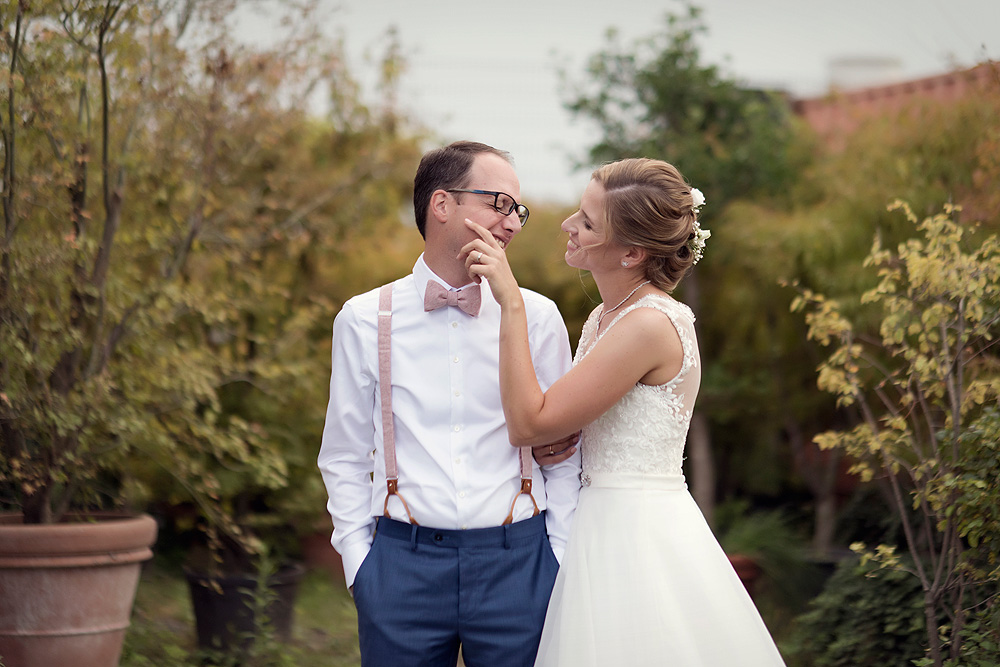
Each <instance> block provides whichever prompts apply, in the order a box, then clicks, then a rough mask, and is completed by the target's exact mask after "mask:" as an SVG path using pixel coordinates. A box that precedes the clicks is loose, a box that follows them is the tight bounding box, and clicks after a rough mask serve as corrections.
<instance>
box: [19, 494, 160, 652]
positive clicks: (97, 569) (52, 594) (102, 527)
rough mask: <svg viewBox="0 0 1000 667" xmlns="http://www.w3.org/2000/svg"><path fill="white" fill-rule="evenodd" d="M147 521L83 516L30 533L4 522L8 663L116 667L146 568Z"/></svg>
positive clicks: (151, 532) (30, 528) (150, 537)
mask: <svg viewBox="0 0 1000 667" xmlns="http://www.w3.org/2000/svg"><path fill="white" fill-rule="evenodd" d="M155 540H156V522H155V521H154V520H153V518H152V517H150V516H147V515H140V516H133V515H128V516H126V515H121V514H113V513H95V514H87V515H75V516H72V517H69V518H68V519H67V521H66V522H64V523H58V524H45V525H25V524H24V523H23V522H22V517H21V515H20V514H0V600H2V601H3V602H2V604H0V658H2V661H3V664H4V665H6V666H7V667H54V666H56V665H73V667H116V665H118V660H119V658H120V657H121V650H122V642H123V640H124V639H125V632H126V631H127V630H128V626H129V622H130V618H131V615H132V603H133V601H134V600H135V591H136V587H137V586H138V583H139V570H140V567H141V563H142V562H143V561H145V560H148V559H149V558H151V557H152V555H153V552H152V551H151V550H150V547H151V546H152V544H153V542H155Z"/></svg>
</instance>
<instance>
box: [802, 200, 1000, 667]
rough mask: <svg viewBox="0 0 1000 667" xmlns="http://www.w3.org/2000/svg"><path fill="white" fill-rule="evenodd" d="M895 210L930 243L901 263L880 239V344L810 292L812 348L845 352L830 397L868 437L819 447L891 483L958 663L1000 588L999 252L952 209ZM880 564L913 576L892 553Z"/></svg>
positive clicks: (831, 437)
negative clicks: (976, 608)
mask: <svg viewBox="0 0 1000 667" xmlns="http://www.w3.org/2000/svg"><path fill="white" fill-rule="evenodd" d="M892 208H893V209H894V210H895V209H899V210H902V211H903V212H904V213H905V214H906V217H907V219H908V220H909V221H910V222H911V223H912V224H914V225H915V226H916V228H917V230H918V232H919V233H920V236H919V237H917V238H913V239H911V240H909V241H907V242H905V243H901V244H899V246H898V247H897V249H896V250H895V251H890V250H887V249H884V248H883V247H882V245H881V243H880V242H879V240H878V239H877V238H876V241H875V243H874V245H873V247H872V251H871V253H870V255H869V257H868V259H867V260H866V265H869V266H874V267H877V268H878V277H879V282H878V284H877V285H876V286H875V287H874V288H872V289H871V290H869V291H868V292H866V293H865V294H864V295H862V297H861V301H862V303H865V304H869V305H871V306H872V307H874V308H875V309H876V310H877V312H878V313H879V316H880V326H879V337H878V338H874V339H873V338H870V337H867V336H864V335H861V334H857V333H855V327H854V325H853V324H852V322H851V321H850V319H848V318H847V317H845V316H844V315H843V314H842V312H841V309H840V307H839V306H838V304H837V303H836V302H834V301H832V300H830V299H827V298H825V297H823V296H821V295H818V294H815V293H813V292H811V291H809V290H803V292H802V294H801V296H800V297H799V298H797V299H796V300H795V301H794V302H793V309H795V310H805V311H806V323H807V325H808V326H809V336H810V337H811V338H812V339H813V340H816V341H818V342H820V343H821V344H824V345H827V346H830V347H831V348H832V352H831V353H830V356H829V357H828V358H827V360H826V361H824V362H823V363H822V364H821V365H820V369H819V386H820V388H821V389H823V390H824V391H826V392H828V393H830V394H833V395H834V396H836V398H837V402H838V404H839V405H841V406H843V407H845V408H849V409H851V410H854V411H856V412H857V415H858V421H857V424H856V425H855V426H853V427H852V428H846V429H841V430H836V431H827V432H825V433H821V434H820V435H818V436H816V439H815V440H816V443H817V444H818V445H819V446H820V447H821V448H823V449H833V448H836V449H839V450H842V451H843V452H845V453H846V454H848V455H849V456H850V457H851V459H852V460H853V461H854V462H855V463H854V470H855V472H857V473H858V474H860V475H861V476H862V477H863V478H865V479H873V478H875V477H877V476H878V477H882V478H884V479H885V480H886V481H887V482H888V484H889V485H890V488H891V491H892V497H893V500H894V509H895V512H896V514H897V516H898V517H899V518H900V520H901V523H902V528H903V532H904V535H905V544H906V547H907V549H908V551H909V554H910V556H911V557H912V559H913V571H914V572H915V574H916V575H917V577H918V580H919V581H920V583H921V586H922V590H923V593H924V596H925V608H926V610H927V614H928V618H929V619H930V618H938V619H939V618H944V617H945V616H947V617H949V618H951V625H950V630H949V631H948V632H947V633H945V640H944V644H945V645H947V644H950V645H951V650H952V655H953V656H954V655H955V653H956V652H957V651H958V650H959V649H960V647H961V641H962V638H961V635H960V632H961V629H962V627H963V623H964V619H965V615H966V605H967V603H968V599H969V597H971V598H972V599H974V600H978V599H981V598H982V597H983V596H984V595H989V594H990V592H989V591H990V590H992V591H995V589H996V582H997V580H998V576H997V575H998V571H997V569H996V564H995V561H996V556H995V553H990V552H988V551H983V550H980V549H979V545H980V544H981V543H983V542H986V543H988V544H989V545H990V547H992V546H995V545H996V540H997V539H998V538H997V528H996V524H995V523H990V520H991V519H992V518H993V516H994V512H995V509H994V508H995V507H997V506H998V504H1000V495H998V491H1000V488H998V486H997V482H996V480H997V473H998V472H1000V469H998V466H1000V463H998V460H997V457H996V456H995V447H996V445H995V442H996V438H995V436H996V434H997V431H996V429H997V424H996V422H997V414H996V409H995V407H993V408H990V406H991V405H993V406H995V404H996V402H997V399H998V398H1000V359H998V358H997V356H996V354H995V352H994V351H993V347H994V342H995V340H996V337H997V334H998V333H1000V242H998V240H997V237H996V236H988V237H986V238H983V239H979V240H973V238H972V237H973V235H974V230H972V229H970V228H967V227H964V226H962V225H960V224H958V223H957V222H956V221H955V220H954V219H953V212H954V211H953V209H952V208H951V207H946V208H945V211H944V212H943V213H940V214H937V215H934V216H931V217H928V218H926V219H924V220H923V221H918V219H917V217H916V216H915V215H913V213H912V212H911V211H910V209H909V208H908V207H907V206H906V205H903V204H895V205H894V206H893V207H892ZM991 443H992V444H991ZM960 504H962V505H966V506H967V507H963V508H961V509H959V506H960ZM867 557H870V558H872V559H873V560H875V561H876V562H881V563H882V564H883V565H885V566H886V567H888V568H898V567H900V565H899V560H898V557H897V556H896V555H895V551H894V549H893V548H892V547H889V546H880V547H878V548H877V549H876V550H875V551H874V552H871V553H869V554H868V555H867ZM991 568H992V569H991ZM977 586H978V587H977ZM983 586H986V587H987V588H986V589H983V588H982V587H983ZM984 590H985V592H984ZM928 625H929V627H928V631H927V634H928V641H929V646H930V656H931V659H932V661H933V664H935V665H941V664H943V663H942V660H943V659H944V656H943V653H942V640H941V637H940V636H939V632H938V627H937V626H936V625H935V624H930V623H929V624H928Z"/></svg>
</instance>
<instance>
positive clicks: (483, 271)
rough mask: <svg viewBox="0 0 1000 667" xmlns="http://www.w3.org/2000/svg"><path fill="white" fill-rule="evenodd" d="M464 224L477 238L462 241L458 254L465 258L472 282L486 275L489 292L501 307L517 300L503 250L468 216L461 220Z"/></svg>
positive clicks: (515, 282)
mask: <svg viewBox="0 0 1000 667" xmlns="http://www.w3.org/2000/svg"><path fill="white" fill-rule="evenodd" d="M465 224H466V225H467V226H468V227H469V229H471V230H472V231H474V232H476V234H478V235H479V237H480V238H478V239H475V240H473V241H470V242H469V243H467V244H465V246H463V247H462V252H461V253H460V254H459V257H464V258H465V268H466V270H467V271H468V272H469V277H470V278H472V279H473V280H475V281H476V282H479V281H480V280H481V279H482V278H486V280H488V281H489V283H490V291H491V292H492V293H493V297H494V298H495V299H496V300H497V303H499V304H500V307H501V308H503V307H504V305H506V304H508V303H511V302H512V300H514V299H520V298H521V291H520V288H519V287H518V286H517V280H515V279H514V274H513V273H512V272H511V270H510V265H509V264H508V263H507V254H506V253H505V252H504V249H503V248H502V247H500V244H499V243H498V242H497V240H496V239H495V238H493V235H492V234H490V232H489V231H487V230H486V228H485V227H483V226H482V225H479V224H476V223H475V222H473V221H472V220H469V219H468V218H466V219H465Z"/></svg>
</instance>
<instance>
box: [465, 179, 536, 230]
mask: <svg viewBox="0 0 1000 667" xmlns="http://www.w3.org/2000/svg"><path fill="white" fill-rule="evenodd" d="M445 192H468V193H469V194H473V195H493V209H494V210H495V211H496V212H497V213H501V214H503V215H510V214H511V213H513V212H514V211H517V219H518V220H520V221H521V226H522V227H524V225H525V224H526V223H527V222H528V214H529V212H528V207H527V206H525V205H524V204H518V203H517V202H516V201H514V198H513V197H511V196H510V195H509V194H507V193H506V192H497V191H495V190H466V189H464V188H452V189H451V190H445Z"/></svg>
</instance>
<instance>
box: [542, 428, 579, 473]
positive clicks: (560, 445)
mask: <svg viewBox="0 0 1000 667" xmlns="http://www.w3.org/2000/svg"><path fill="white" fill-rule="evenodd" d="M579 442H580V433H579V431H577V432H576V433H574V434H573V435H571V436H568V437H566V438H563V439H562V440H557V441H556V442H551V443H549V444H547V445H536V446H535V447H532V448H531V455H532V456H533V457H534V459H535V463H537V464H538V465H540V466H548V465H552V464H554V463H562V462H563V461H565V460H566V459H568V458H569V457H571V456H573V454H575V453H576V445H577V444H578V443H579Z"/></svg>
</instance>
